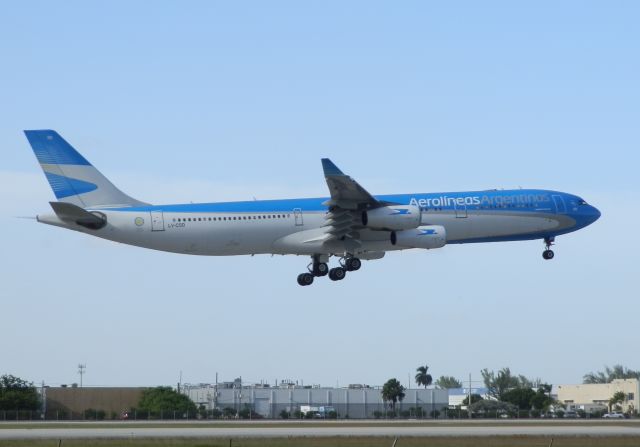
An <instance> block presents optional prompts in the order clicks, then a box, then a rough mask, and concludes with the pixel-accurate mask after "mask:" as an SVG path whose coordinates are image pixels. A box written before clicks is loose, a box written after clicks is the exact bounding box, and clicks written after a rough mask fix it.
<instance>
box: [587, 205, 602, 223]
mask: <svg viewBox="0 0 640 447" xmlns="http://www.w3.org/2000/svg"><path fill="white" fill-rule="evenodd" d="M601 215H602V213H600V210H598V208H596V207H595V206H591V205H589V223H590V224H592V223H594V222H595V221H596V220H598V219H600V216H601Z"/></svg>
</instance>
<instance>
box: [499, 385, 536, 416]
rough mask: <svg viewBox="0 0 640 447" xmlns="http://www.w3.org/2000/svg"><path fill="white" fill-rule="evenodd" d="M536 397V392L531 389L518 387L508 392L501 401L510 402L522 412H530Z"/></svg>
mask: <svg viewBox="0 0 640 447" xmlns="http://www.w3.org/2000/svg"><path fill="white" fill-rule="evenodd" d="M535 395H536V392H535V391H533V390H532V389H531V388H524V387H518V388H513V389H511V390H509V391H506V392H505V393H504V394H503V395H502V399H500V400H502V401H503V402H509V403H511V404H513V405H515V406H516V407H518V408H519V409H520V410H529V409H531V399H533V397H534V396H535Z"/></svg>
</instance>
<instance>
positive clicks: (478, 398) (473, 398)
mask: <svg viewBox="0 0 640 447" xmlns="http://www.w3.org/2000/svg"><path fill="white" fill-rule="evenodd" d="M481 400H483V399H482V396H481V395H479V394H475V393H474V394H472V395H471V405H473V404H475V403H476V402H480V401H481ZM462 405H469V396H467V397H465V398H464V400H463V401H462Z"/></svg>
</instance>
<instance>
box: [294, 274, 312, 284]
mask: <svg viewBox="0 0 640 447" xmlns="http://www.w3.org/2000/svg"><path fill="white" fill-rule="evenodd" d="M298 284H300V285H301V286H310V285H311V284H313V275H312V274H311V273H300V274H299V275H298Z"/></svg>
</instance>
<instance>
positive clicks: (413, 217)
mask: <svg viewBox="0 0 640 447" xmlns="http://www.w3.org/2000/svg"><path fill="white" fill-rule="evenodd" d="M421 218H422V211H421V210H420V207H418V206H414V205H393V206H383V207H380V208H375V209H373V210H367V211H363V212H362V225H363V226H365V227H367V228H371V229H374V230H408V229H410V228H416V227H418V226H420V219H421Z"/></svg>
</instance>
